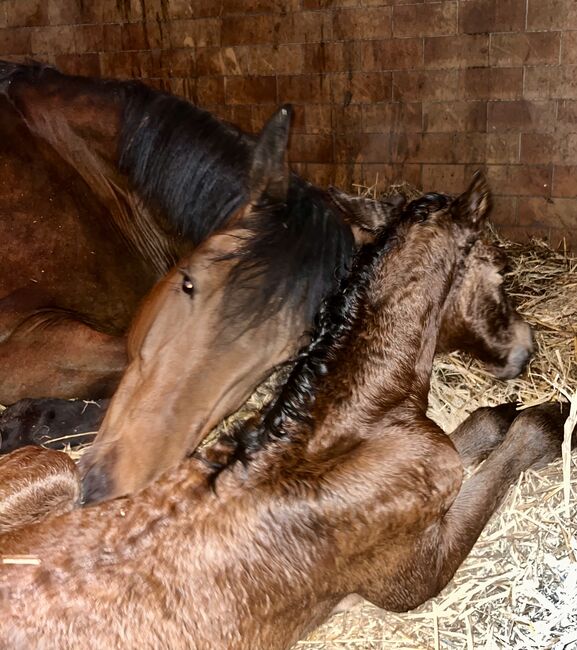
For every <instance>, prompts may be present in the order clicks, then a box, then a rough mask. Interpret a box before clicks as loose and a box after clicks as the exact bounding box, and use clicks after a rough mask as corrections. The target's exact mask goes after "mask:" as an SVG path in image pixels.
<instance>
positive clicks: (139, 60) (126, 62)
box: [100, 52, 150, 79]
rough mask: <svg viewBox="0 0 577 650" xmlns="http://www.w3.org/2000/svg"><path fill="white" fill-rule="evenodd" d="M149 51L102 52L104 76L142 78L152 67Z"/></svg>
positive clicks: (101, 67)
mask: <svg viewBox="0 0 577 650" xmlns="http://www.w3.org/2000/svg"><path fill="white" fill-rule="evenodd" d="M149 59H150V53H149V52H102V53H101V54H100V69H101V72H102V76H103V77H112V78H115V79H132V78H135V79H141V78H143V77H145V76H146V71H147V70H148V69H149V67H150V61H149Z"/></svg>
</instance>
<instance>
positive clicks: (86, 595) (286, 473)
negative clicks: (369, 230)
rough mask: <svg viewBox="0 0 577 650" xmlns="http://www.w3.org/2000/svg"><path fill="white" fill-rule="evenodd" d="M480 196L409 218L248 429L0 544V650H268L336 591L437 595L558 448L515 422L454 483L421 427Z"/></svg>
mask: <svg viewBox="0 0 577 650" xmlns="http://www.w3.org/2000/svg"><path fill="white" fill-rule="evenodd" d="M488 201H489V198H488V190H487V188H486V185H485V182H484V180H483V179H482V178H481V177H477V178H476V179H475V180H474V182H473V184H472V186H471V187H470V188H469V190H468V191H467V192H465V193H464V194H463V195H462V196H460V197H459V198H458V199H456V200H455V201H451V200H449V199H448V198H447V197H443V196H439V195H434V196H430V197H428V198H427V199H426V200H424V201H422V202H420V203H418V204H412V205H410V206H408V208H407V209H406V210H405V215H404V221H403V223H402V224H401V225H400V226H399V227H398V229H397V231H396V233H395V236H394V238H389V240H388V241H389V243H388V244H385V245H382V243H379V242H377V245H376V247H375V248H374V249H372V250H370V251H367V252H366V253H365V254H364V255H363V256H362V257H361V258H360V260H359V262H358V264H357V267H356V269H355V270H353V274H352V280H351V285H350V288H349V289H348V290H346V291H345V292H344V293H343V294H341V295H340V296H339V297H338V299H337V301H336V303H334V304H333V305H332V309H331V311H333V312H334V313H337V312H339V313H341V318H340V319H336V320H334V325H328V324H327V323H328V321H329V320H330V319H326V320H325V321H324V322H323V324H324V325H326V327H325V328H324V330H321V334H320V335H319V336H318V337H316V338H315V339H314V341H313V343H311V345H310V347H309V351H308V354H306V355H303V357H302V359H301V361H300V362H299V364H297V368H296V370H295V372H294V374H293V375H292V377H291V378H290V379H289V381H288V383H287V385H286V387H285V389H284V391H283V394H281V397H280V400H279V402H278V403H277V404H276V405H274V406H273V407H272V408H271V409H270V411H269V412H268V414H267V415H266V416H265V417H264V421H263V423H262V424H257V426H256V427H255V428H253V429H245V430H241V431H239V432H238V434H237V435H236V436H235V437H234V439H233V440H228V441H227V440H223V441H221V444H220V445H219V446H218V449H216V450H215V451H214V452H212V453H211V454H210V456H209V457H208V458H207V459H205V460H200V459H198V458H188V459H186V460H185V461H183V462H182V463H181V464H180V465H179V466H178V467H177V468H175V469H174V470H172V471H170V472H167V473H166V474H164V475H163V476H162V477H161V478H159V479H158V480H157V481H156V482H155V483H154V484H153V485H151V486H150V487H149V488H147V489H145V490H143V491H142V492H140V493H139V494H137V495H135V496H132V497H127V498H120V499H116V500H114V501H110V502H106V503H102V504H99V505H97V506H94V507H90V508H84V509H81V510H76V511H74V512H72V513H69V514H66V515H63V516H61V517H58V518H56V519H52V520H48V521H45V522H43V523H41V524H40V525H37V526H29V527H25V528H22V529H19V530H16V531H14V532H12V533H9V534H6V535H4V536H2V537H1V538H0V542H1V548H2V552H3V553H4V554H24V555H28V556H33V557H35V558H38V561H39V562H40V566H6V567H4V568H3V570H2V574H1V579H0V603H1V606H2V616H0V645H1V646H2V647H9V648H14V649H20V648H22V649H24V648H26V649H28V648H30V647H35V648H53V647H57V648H64V647H91V648H95V649H100V648H102V649H104V648H106V649H109V648H114V647H122V648H143V649H149V648H150V649H152V648H158V647H169V648H175V649H176V648H196V649H199V650H200V649H205V648H211V649H213V650H219V649H220V650H225V649H226V650H235V649H239V650H240V649H244V650H277V649H279V650H280V649H283V648H289V647H290V646H291V645H292V644H293V643H294V642H295V641H297V640H298V639H299V638H300V637H301V636H302V635H303V634H305V633H306V632H307V631H308V630H310V629H311V628H312V627H314V626H316V625H317V624H319V623H320V622H322V621H323V620H324V619H325V618H326V616H327V615H328V614H329V613H330V612H331V611H332V610H333V609H334V607H335V606H336V605H337V604H338V603H339V602H340V601H341V600H342V599H343V598H345V597H347V596H348V595H349V594H351V593H356V594H359V595H361V596H363V597H365V598H367V599H369V600H370V601H372V602H373V603H375V604H377V605H379V606H381V607H384V608H385V609H390V610H396V611H399V610H406V609H410V608H413V607H416V606H417V605H419V604H420V603H422V602H424V601H425V600H427V599H428V598H430V597H432V596H434V595H435V594H436V593H438V592H439V590H440V589H442V588H443V586H444V585H445V584H446V583H447V582H448V581H449V580H450V578H451V576H452V575H453V573H454V571H455V570H456V568H457V567H458V566H459V564H460V563H461V562H462V560H463V559H464V558H465V556H466V555H467V553H468V552H469V550H470V548H471V546H472V545H473V543H474V542H475V540H476V539H477V537H478V535H479V533H480V532H481V530H482V529H483V526H484V525H485V523H486V521H487V520H488V518H489V517H490V515H491V513H492V512H493V511H494V509H495V508H496V506H497V505H498V503H499V501H500V499H501V498H502V496H503V495H504V493H505V491H506V489H507V487H508V485H509V484H510V483H511V482H512V481H514V480H515V479H516V478H517V476H518V475H519V473H520V472H522V471H523V470H525V469H527V468H528V467H531V466H533V465H535V464H536V463H543V462H547V461H548V460H550V459H551V458H553V457H555V456H557V455H558V454H559V451H560V442H559V440H558V439H557V438H556V437H555V435H554V434H553V433H551V431H550V430H549V428H548V427H546V426H544V425H543V423H542V422H540V421H538V420H535V419H534V418H532V417H531V414H530V413H529V414H526V413H525V414H521V415H520V416H518V417H517V418H516V420H515V421H514V422H513V424H512V426H511V427H510V428H509V429H508V431H507V433H506V435H505V436H504V439H503V442H502V443H501V444H500V446H498V447H497V448H496V449H495V450H494V451H492V452H491V453H490V454H489V457H488V459H487V460H486V462H485V464H484V465H483V467H482V468H481V469H480V471H479V472H478V473H477V474H475V475H474V476H473V477H472V478H471V479H469V480H468V481H467V482H465V483H464V484H462V474H463V473H462V462H461V459H460V457H459V454H458V453H457V451H456V450H455V448H454V446H453V445H452V443H451V441H450V438H449V437H447V436H445V435H444V434H443V432H442V431H441V430H440V429H439V428H438V427H437V426H436V425H435V424H434V423H433V422H432V421H431V420H429V419H428V418H427V417H426V415H425V411H426V406H427V392H428V388H429V378H430V373H431V367H432V360H433V355H434V352H435V347H436V344H437V335H438V331H439V326H440V324H441V321H442V318H443V312H444V310H445V309H446V308H447V306H448V304H449V303H450V302H451V301H452V300H454V299H458V297H459V293H460V291H461V290H462V289H463V287H464V286H466V284H467V281H468V276H469V274H470V273H471V272H472V269H474V268H475V267H476V266H477V265H478V264H479V263H480V261H479V259H477V257H478V255H479V254H480V250H484V248H485V246H484V245H483V244H482V243H481V242H480V240H479V234H480V229H481V226H482V222H483V220H484V215H485V212H486V210H487V205H488ZM484 288H486V287H483V286H481V287H480V290H482V289H484ZM477 325H481V323H477ZM484 325H485V326H486V327H489V326H490V325H491V323H488V322H486V323H484ZM323 332H324V333H323ZM505 428H506V427H505ZM466 437H467V435H466V432H465V435H464V436H463V437H462V439H461V440H460V443H462V444H463V446H466V444H465V443H466V440H464V438H466ZM486 451H488V450H486ZM475 453H477V452H475ZM240 460H242V462H239V461H240Z"/></svg>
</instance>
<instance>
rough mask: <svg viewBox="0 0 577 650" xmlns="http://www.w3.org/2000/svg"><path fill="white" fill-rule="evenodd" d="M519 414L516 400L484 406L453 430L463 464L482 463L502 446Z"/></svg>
mask: <svg viewBox="0 0 577 650" xmlns="http://www.w3.org/2000/svg"><path fill="white" fill-rule="evenodd" d="M518 415H519V411H517V406H516V404H514V403H512V402H511V403H508V404H499V406H483V407H481V408H478V409H477V410H476V411H473V412H472V413H471V415H469V417H468V418H467V419H466V420H465V421H464V422H462V423H461V424H460V425H459V426H458V427H457V428H456V429H455V430H454V431H453V433H451V441H452V442H453V444H454V445H455V448H456V449H457V451H458V452H459V455H460V456H461V460H462V461H463V465H465V466H468V465H478V464H479V463H480V462H481V461H482V460H485V458H487V456H488V455H489V454H490V453H491V452H492V451H493V449H495V448H496V447H498V446H499V445H500V444H501V442H503V439H504V438H505V435H506V433H507V431H508V430H509V427H510V426H511V423H512V422H513V420H514V419H515V418H516V417H517V416H518Z"/></svg>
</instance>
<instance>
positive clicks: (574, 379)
mask: <svg viewBox="0 0 577 650" xmlns="http://www.w3.org/2000/svg"><path fill="white" fill-rule="evenodd" d="M398 191H401V192H402V193H406V194H407V195H408V198H414V196H416V195H417V194H418V192H416V193H413V189H412V188H411V187H410V186H397V187H395V188H392V189H391V190H390V191H389V192H387V194H389V193H394V192H398ZM499 244H500V245H501V246H503V247H504V248H505V249H506V250H507V252H508V254H509V257H510V262H511V271H510V273H509V274H508V276H507V278H506V284H507V288H508V291H509V293H510V295H512V296H513V297H514V299H515V302H516V304H517V307H518V310H519V312H520V313H521V314H522V315H523V316H524V317H525V318H526V320H527V321H528V322H529V323H530V324H531V325H532V326H533V328H534V331H535V338H536V345H537V350H536V354H535V356H534V358H533V360H532V361H531V363H530V366H529V368H528V370H527V371H526V372H525V373H524V374H523V376H522V377H521V378H519V379H517V380H514V381H509V382H502V381H499V380H496V379H494V378H492V377H491V376H490V375H488V374H487V373H486V372H485V371H484V370H483V369H482V368H481V366H480V364H478V363H477V362H475V361H471V360H469V359H466V358H465V357H464V356H462V355H460V354H451V355H448V356H443V357H441V358H438V359H437V360H436V361H435V366H434V372H433V377H432V382H431V394H430V398H429V415H430V416H431V417H432V418H433V419H434V420H435V421H436V422H437V423H438V424H440V425H441V426H442V427H443V429H444V430H445V431H451V430H453V429H454V428H455V427H456V426H457V425H458V424H459V423H460V422H461V421H462V420H463V419H465V417H466V416H467V415H468V414H469V413H470V412H471V411H473V410H474V409H475V408H477V407H478V406H485V405H495V404H499V403H502V402H505V401H518V402H519V403H520V404H521V407H528V406H532V405H534V404H540V403H543V402H547V401H550V400H570V401H571V403H572V410H571V414H570V416H569V418H568V421H567V423H566V425H565V429H566V440H568V439H569V436H570V431H571V430H572V429H573V427H574V426H575V425H576V424H577V258H574V257H571V256H570V255H567V254H565V253H562V252H555V251H553V250H551V249H550V248H549V247H548V246H547V245H546V244H545V243H543V242H539V241H534V242H532V243H531V244H527V245H522V244H515V243H512V242H508V241H502V240H501V241H499ZM575 435H577V432H576V434H575ZM567 448H568V445H567ZM295 648H297V649H298V650H313V649H314V650H337V649H339V650H343V649H345V648H346V649H347V650H361V649H362V650H370V649H373V648H375V649H376V648H378V649H379V650H388V649H389V648H391V649H392V648H403V650H413V649H414V650H417V649H418V650H424V649H432V648H435V650H436V649H437V648H447V649H449V648H451V649H452V648H455V649H460V648H463V649H466V650H473V649H478V648H485V649H487V650H493V649H499V650H501V649H503V650H510V649H515V650H517V649H518V650H529V649H533V648H534V649H535V650H537V649H538V650H544V649H545V648H550V649H551V650H561V649H565V650H569V649H570V648H573V649H574V650H575V649H577V453H575V452H574V453H573V455H572V456H571V454H570V453H568V451H567V449H565V453H564V458H563V459H562V460H559V461H558V462H556V463H554V464H551V465H549V466H548V467H546V468H544V469H542V470H540V471H538V472H528V473H527V474H526V475H525V476H524V477H521V479H520V480H519V482H518V484H517V485H516V486H514V488H512V489H511V491H510V493H509V496H508V497H507V499H506V500H505V502H504V503H503V504H502V506H501V507H500V508H499V510H498V512H497V513H495V515H494V516H493V518H492V520H491V521H490V522H489V524H488V526H487V527H486V529H485V531H484V532H483V534H482V535H481V537H480V538H479V540H478V542H477V544H476V545H475V547H474V548H473V550H472V552H471V554H470V555H469V557H468V558H467V560H466V561H465V562H464V563H463V565H462V566H461V568H460V569H459V571H458V572H457V574H456V576H455V578H454V579H453V580H452V581H451V583H450V584H449V585H448V586H447V587H446V588H445V589H444V591H443V592H442V593H441V594H440V596H438V597H437V598H436V599H434V600H432V601H429V602H428V603H426V604H425V605H423V606H422V607H420V608H419V609H418V610H415V611H414V612H410V613H407V614H402V615H398V614H391V613H387V612H382V611H381V610H378V609H377V608H375V607H373V606H372V605H369V604H368V603H365V604H363V605H359V606H357V607H356V608H354V609H352V610H350V611H349V612H346V613H343V614H338V615H336V616H334V617H333V618H332V619H331V620H330V621H328V622H327V623H326V624H325V625H324V626H322V627H321V628H319V629H318V630H316V631H315V632H314V633H313V634H311V635H310V637H309V638H308V639H307V640H305V641H302V642H301V643H299V644H297V646H295Z"/></svg>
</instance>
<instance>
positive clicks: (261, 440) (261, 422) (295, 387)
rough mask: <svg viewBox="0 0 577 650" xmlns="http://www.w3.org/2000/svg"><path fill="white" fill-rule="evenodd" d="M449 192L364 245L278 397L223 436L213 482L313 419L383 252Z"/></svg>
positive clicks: (423, 201)
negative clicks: (320, 391)
mask: <svg viewBox="0 0 577 650" xmlns="http://www.w3.org/2000/svg"><path fill="white" fill-rule="evenodd" d="M449 202H450V198H449V197H448V196H446V195H443V194H436V193H431V194H426V195H424V196H422V197H420V198H419V199H417V200H415V201H413V202H411V203H410V204H408V205H407V206H406V207H405V208H404V209H402V210H399V211H398V212H397V214H396V215H395V218H394V219H393V220H392V222H391V223H390V224H388V225H387V226H386V227H385V228H383V229H382V230H381V231H380V232H379V233H378V234H377V236H376V238H375V241H374V242H373V243H371V244H366V245H365V246H363V248H361V249H360V250H359V252H358V253H357V255H356V256H355V259H354V262H353V268H352V271H351V273H350V274H349V275H348V276H347V277H344V278H343V279H342V280H341V283H340V287H339V289H338V291H337V292H335V293H333V294H332V295H331V296H330V297H329V298H327V299H326V300H325V301H324V302H323V303H322V306H321V308H320V311H319V313H318V316H317V322H316V326H315V330H314V332H313V336H312V340H311V342H310V343H309V345H308V346H306V347H305V348H303V349H302V350H301V351H300V353H299V354H298V356H297V358H296V363H295V360H293V361H292V362H289V363H294V366H293V369H292V371H291V372H290V374H289V376H288V378H287V380H286V382H285V384H284V385H283V387H282V388H281V390H280V392H279V394H278V396H277V397H276V399H275V400H273V402H272V403H271V404H270V405H269V406H268V407H267V408H266V409H265V411H264V412H263V413H261V414H260V416H259V417H258V418H256V419H251V420H249V421H248V422H240V423H239V424H238V426H237V427H236V428H234V429H233V431H232V432H231V433H229V434H227V435H226V436H223V437H222V438H221V440H220V442H221V443H223V444H224V445H225V446H228V447H230V448H231V449H232V451H231V453H230V454H229V455H228V456H227V458H226V461H225V462H224V463H223V464H219V463H217V462H210V463H209V464H210V465H211V467H212V468H213V475H212V477H211V482H212V483H214V481H215V480H216V477H217V476H218V474H219V473H220V472H221V471H222V470H223V469H225V468H226V467H230V466H232V465H234V464H235V463H237V462H239V461H240V462H242V463H243V464H245V465H246V464H248V463H249V462H250V459H251V458H252V457H253V456H254V454H255V453H257V452H258V451H260V450H261V449H263V448H265V447H266V446H267V445H269V444H270V443H271V442H272V441H274V440H282V439H290V436H291V433H292V432H293V431H294V425H296V426H297V430H298V429H300V430H302V429H307V428H309V427H312V426H313V425H314V423H313V420H312V415H311V410H312V406H313V405H314V399H315V394H316V391H317V389H318V387H319V384H320V381H321V380H322V377H323V376H325V375H326V374H327V372H328V363H329V362H330V361H331V360H332V359H334V358H335V357H336V355H337V353H338V351H339V350H340V348H341V346H342V344H343V342H344V340H345V339H346V336H347V334H348V333H349V332H351V330H352V328H353V327H354V325H355V323H356V321H357V318H358V317H359V316H360V313H361V309H362V305H363V302H364V300H365V297H366V294H367V289H368V287H369V286H370V282H371V280H372V278H373V276H374V270H375V267H376V266H377V265H378V264H379V263H380V260H381V258H382V256H383V255H386V254H387V253H388V252H389V251H390V250H391V249H392V248H394V247H396V246H397V245H398V244H399V242H400V241H401V240H402V237H403V234H402V233H403V232H405V231H406V228H408V227H409V226H410V225H411V224H412V223H416V222H419V221H424V220H425V219H427V217H428V216H429V214H431V213H432V212H435V211H437V210H441V209H444V208H446V207H447V206H448V205H449Z"/></svg>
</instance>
